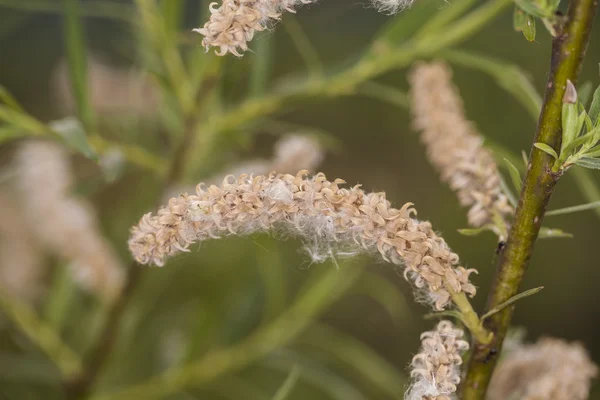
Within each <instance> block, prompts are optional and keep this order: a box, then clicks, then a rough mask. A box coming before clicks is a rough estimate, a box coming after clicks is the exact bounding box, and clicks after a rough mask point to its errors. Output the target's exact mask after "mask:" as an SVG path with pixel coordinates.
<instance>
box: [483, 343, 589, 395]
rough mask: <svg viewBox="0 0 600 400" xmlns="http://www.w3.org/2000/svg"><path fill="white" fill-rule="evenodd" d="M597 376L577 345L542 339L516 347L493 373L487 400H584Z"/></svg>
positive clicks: (585, 355) (582, 350)
mask: <svg viewBox="0 0 600 400" xmlns="http://www.w3.org/2000/svg"><path fill="white" fill-rule="evenodd" d="M597 375H598V367H597V366H596V365H594V363H592V361H591V360H590V358H589V357H588V355H587V353H586V351H585V349H584V348H583V346H582V345H581V344H579V343H567V342H565V341H564V340H560V339H554V338H542V339H540V340H538V342H537V343H535V344H530V345H520V346H516V347H515V348H514V349H513V350H512V351H511V352H510V353H508V354H507V355H506V356H505V357H503V358H502V359H501V360H500V363H499V364H498V367H497V368H496V369H495V371H494V375H493V376H492V381H491V383H490V388H489V390H488V395H487V399H488V400H506V399H513V398H514V399H519V400H585V399H587V398H588V396H589V391H590V381H591V380H592V379H593V378H595V377H596V376H597Z"/></svg>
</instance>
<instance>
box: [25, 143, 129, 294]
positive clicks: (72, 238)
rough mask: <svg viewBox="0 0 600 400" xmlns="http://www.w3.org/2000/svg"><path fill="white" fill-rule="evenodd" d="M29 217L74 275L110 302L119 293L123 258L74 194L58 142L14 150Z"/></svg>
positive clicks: (33, 229) (32, 227) (40, 236)
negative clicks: (103, 235)
mask: <svg viewBox="0 0 600 400" xmlns="http://www.w3.org/2000/svg"><path fill="white" fill-rule="evenodd" d="M16 167H17V169H18V178H17V179H18V182H17V184H18V188H19V191H20V195H21V207H22V209H23V213H24V215H25V219H26V221H27V223H28V224H29V226H30V230H31V232H33V233H34V234H35V235H36V236H37V239H38V240H39V241H40V242H41V243H42V245H44V247H45V248H47V249H48V250H49V251H51V252H53V253H55V254H56V255H58V256H60V257H61V258H63V259H64V260H66V261H69V262H70V264H71V266H72V269H73V273H74V276H75V279H76V280H77V281H78V282H80V283H81V284H82V285H83V286H84V287H86V288H87V289H89V290H90V291H93V292H95V293H97V294H99V295H100V296H102V297H104V298H105V299H107V300H110V299H112V298H113V297H114V296H115V295H116V294H117V293H119V291H120V289H121V284H122V279H123V275H122V269H121V265H120V262H119V260H118V258H117V256H116V254H115V253H114V251H113V249H112V247H111V246H110V244H109V243H108V242H107V241H106V240H105V239H104V238H103V237H102V235H101V234H100V232H99V229H98V223H97V221H96V218H95V216H94V212H93V210H92V208H91V207H90V205H89V204H87V203H86V202H84V201H83V200H80V199H78V198H75V197H73V196H72V195H71V194H70V190H71V186H72V181H73V177H72V174H71V168H70V165H69V162H68V159H67V155H66V153H65V151H64V149H63V148H61V147H60V146H58V145H56V144H54V143H51V142H45V141H28V142H25V143H23V144H22V145H21V147H20V148H19V149H18V151H17V153H16Z"/></svg>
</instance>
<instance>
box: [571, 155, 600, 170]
mask: <svg viewBox="0 0 600 400" xmlns="http://www.w3.org/2000/svg"><path fill="white" fill-rule="evenodd" d="M575 164H577V165H579V166H580V167H584V168H589V169H600V159H598V158H588V157H583V158H580V159H579V160H577V161H575Z"/></svg>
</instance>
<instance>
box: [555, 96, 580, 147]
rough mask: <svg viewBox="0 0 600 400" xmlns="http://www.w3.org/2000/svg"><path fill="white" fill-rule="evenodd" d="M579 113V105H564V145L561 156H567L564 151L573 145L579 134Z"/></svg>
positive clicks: (562, 145)
mask: <svg viewBox="0 0 600 400" xmlns="http://www.w3.org/2000/svg"><path fill="white" fill-rule="evenodd" d="M578 120H579V112H578V107H577V104H571V103H563V106H562V130H563V131H562V144H561V148H560V154H561V156H563V155H567V153H566V152H565V151H564V149H566V148H567V146H569V145H570V144H571V142H572V141H573V140H575V138H576V137H577V135H578V134H579V131H578V130H577V126H578Z"/></svg>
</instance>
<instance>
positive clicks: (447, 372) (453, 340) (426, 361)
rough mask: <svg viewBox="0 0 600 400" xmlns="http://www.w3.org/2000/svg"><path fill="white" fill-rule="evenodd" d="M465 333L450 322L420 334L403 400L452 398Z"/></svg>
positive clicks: (458, 376) (463, 346)
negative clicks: (419, 345)
mask: <svg viewBox="0 0 600 400" xmlns="http://www.w3.org/2000/svg"><path fill="white" fill-rule="evenodd" d="M463 335H464V333H463V331H462V330H460V329H457V328H455V327H454V326H453V325H452V322H450V321H441V322H440V323H439V324H438V326H437V328H436V329H435V330H434V331H428V332H424V333H423V334H421V350H420V351H419V354H417V355H416V356H414V357H413V359H412V363H411V371H410V376H411V378H412V379H413V382H412V384H411V385H410V388H409V389H408V392H407V393H406V396H405V400H454V399H456V397H455V396H454V394H453V393H455V392H456V389H457V386H458V384H459V383H460V365H461V364H462V358H461V354H462V353H464V352H465V351H467V350H468V349H469V343H468V342H466V341H465V340H462V337H463Z"/></svg>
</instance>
